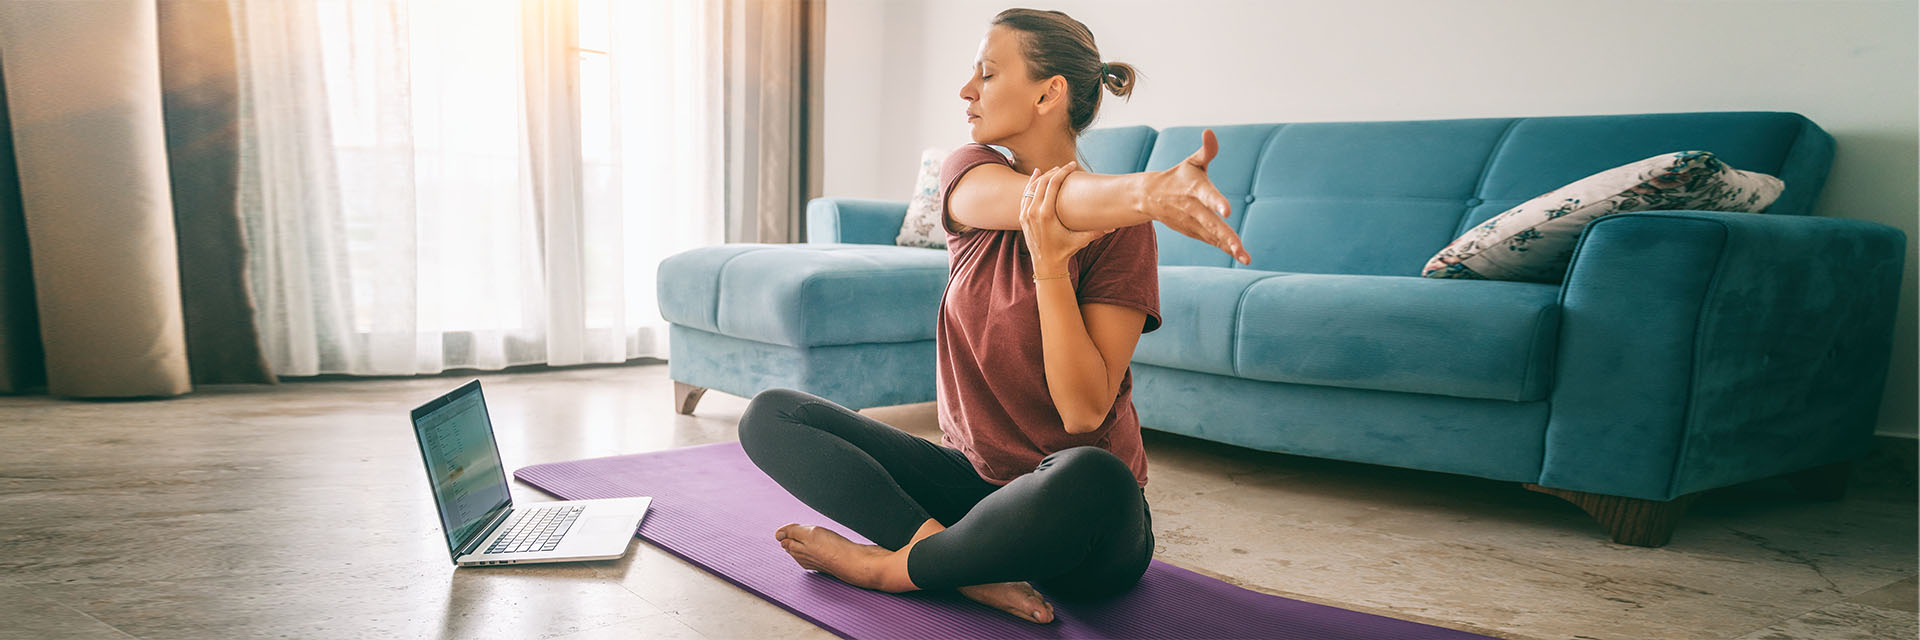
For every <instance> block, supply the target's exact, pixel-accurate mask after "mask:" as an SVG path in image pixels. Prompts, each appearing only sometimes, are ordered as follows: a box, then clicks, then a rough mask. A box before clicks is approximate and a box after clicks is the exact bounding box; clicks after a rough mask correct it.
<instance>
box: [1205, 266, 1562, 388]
mask: <svg viewBox="0 0 1920 640" xmlns="http://www.w3.org/2000/svg"><path fill="white" fill-rule="evenodd" d="M1559 296H1560V287H1558V286H1555V285H1547V284H1536V283H1529V282H1498V281H1478V280H1436V279H1431V278H1418V277H1402V276H1357V275H1320V274H1282V275H1280V277H1274V278H1265V279H1262V280H1260V281H1258V282H1255V283H1253V284H1252V285H1251V286H1249V287H1247V290H1246V293H1245V295H1244V296H1242V299H1241V300H1240V309H1239V312H1238V314H1237V321H1236V322H1235V323H1234V325H1233V333H1234V336H1235V340H1234V347H1233V362H1234V373H1235V374H1236V375H1238V376H1240V377H1244V378H1251V379H1255V380H1267V381H1271V382H1288V383H1295V384H1312V385H1323V386H1330V387H1345V388H1351V389H1374V390H1379V391H1400V392H1406V393H1424V394H1431V395H1443V396H1454V397H1460V398H1483V399H1489V400H1510V401H1534V400H1540V399H1543V398H1545V397H1546V396H1547V391H1548V390H1549V389H1550V387H1551V382H1552V371H1553V362H1554V357H1553V356H1554V350H1555V346H1556V344H1557V338H1558V334H1559V329H1560V304H1559ZM1168 324H1172V323H1171V322H1168Z"/></svg>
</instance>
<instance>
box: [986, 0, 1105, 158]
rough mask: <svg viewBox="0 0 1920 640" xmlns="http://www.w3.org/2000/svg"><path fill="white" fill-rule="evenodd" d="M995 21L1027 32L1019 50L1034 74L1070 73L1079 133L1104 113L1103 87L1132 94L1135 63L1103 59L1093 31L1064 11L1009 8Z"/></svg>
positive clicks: (1072, 113)
mask: <svg viewBox="0 0 1920 640" xmlns="http://www.w3.org/2000/svg"><path fill="white" fill-rule="evenodd" d="M993 26H996V27H999V26H1004V27H1007V28H1009V29H1013V30H1015V31H1019V32H1020V33H1021V34H1022V35H1023V36H1024V37H1022V38H1021V40H1022V46H1021V48H1020V51H1021V53H1022V54H1024V55H1025V56H1026V57H1027V73H1028V74H1029V75H1030V76H1032V78H1033V79H1035V80H1042V79H1046V78H1051V77H1054V76H1060V77H1062V78H1065V79H1066V81H1067V96H1068V101H1067V123H1068V125H1069V126H1071V127H1072V128H1073V134H1074V135H1076V136H1077V135H1080V132H1082V131H1086V130H1087V125H1091V124H1093V118H1094V116H1095V115H1098V114H1099V113H1100V88H1101V87H1106V89H1107V90H1108V91H1112V92H1113V95H1116V96H1120V97H1121V98H1126V97H1127V96H1130V95H1133V85H1134V81H1135V79H1136V77H1137V76H1138V75H1139V73H1138V72H1137V71H1135V70H1134V68H1133V65H1130V64H1127V63H1125V62H1101V61H1100V48H1099V47H1097V46H1094V44H1093V32H1092V31H1089V30H1087V25H1084V24H1080V21H1079V20H1075V19H1073V18H1070V17H1067V14H1065V13H1061V12H1059V11H1040V10H1037V9H1008V10H1006V11H1002V12H1000V15H996V16H994V17H993Z"/></svg>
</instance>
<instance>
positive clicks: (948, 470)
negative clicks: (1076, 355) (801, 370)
mask: <svg viewBox="0 0 1920 640" xmlns="http://www.w3.org/2000/svg"><path fill="white" fill-rule="evenodd" d="M740 445H741V447H743V448H745V449H746V451H747V457H749V458H752V459H753V463H754V464H755V465H757V466H759V467H760V469H761V470H762V471H765V472H766V474H767V475H768V476H771V477H772V478H773V479H774V481H776V482H779V483H780V486H782V487H785V488H786V490H787V491H788V492H790V493H792V494H793V495H794V497H797V498H799V499H800V501H801V502H804V503H806V504H807V506H809V507H813V509H814V510H815V511H818V512H820V514H821V515H824V516H826V517H828V518H832V519H833V520H834V521H835V522H838V523H840V524H842V525H846V526H847V527H848V528H851V529H853V530H854V531H855V532H858V533H859V534H860V535H863V536H866V537H867V539H868V540H872V541H873V542H874V543H875V544H878V545H880V546H882V547H886V548H887V549H890V550H895V551H898V550H899V549H900V548H901V547H904V546H906V544H907V542H908V541H909V540H911V539H912V538H913V534H914V533H915V532H917V531H919V529H920V525H922V524H924V523H925V522H926V521H927V520H928V519H929V518H931V519H933V520H936V521H939V523H940V524H942V525H945V526H946V527H947V529H946V530H945V531H941V532H939V533H936V534H933V535H931V536H928V537H927V538H926V539H924V540H921V541H920V542H919V543H918V544H915V545H914V547H913V551H912V552H911V554H910V555H908V556H907V576H908V577H909V578H910V579H912V580H913V584H914V585H915V586H918V587H920V588H921V589H950V588H954V587H962V586H968V585H976V584H988V583H994V582H1013V581H1019V580H1024V581H1031V582H1032V583H1033V584H1034V585H1035V586H1036V587H1038V588H1041V589H1043V590H1046V591H1047V592H1048V594H1049V595H1053V596H1056V597H1066V598H1076V597H1104V596H1108V595H1112V594H1116V593H1119V592H1122V591H1126V590H1127V589H1130V588H1132V587H1133V585H1134V583H1136V582H1138V581H1139V580H1140V576H1141V575H1142V574H1144V573H1146V570H1147V564H1148V563H1149V562H1150V561H1151V560H1152V559H1153V521H1152V516H1151V514H1149V513H1148V511H1147V500H1146V496H1145V495H1144V494H1143V493H1142V492H1141V490H1140V488H1139V484H1138V483H1137V482H1135V481H1134V477H1133V471H1132V470H1130V469H1128V468H1127V465H1126V463H1124V462H1121V461H1120V459H1119V458H1117V457H1114V455H1113V454H1112V453H1110V452H1108V451H1107V450H1105V449H1101V448H1098V447H1074V448H1072V449H1067V450H1065V451H1057V452H1054V453H1053V454H1052V455H1049V456H1047V457H1046V458H1045V459H1044V460H1042V461H1041V462H1040V466H1039V468H1037V469H1034V470H1033V472H1032V473H1029V474H1026V475H1023V476H1020V477H1018V478H1015V479H1014V480H1013V481H1012V482H1010V483H1007V485H1006V486H995V485H993V484H992V483H989V482H987V481H986V480H984V479H982V478H981V477H980V475H979V474H978V473H976V472H975V471H974V470H973V465H972V464H971V463H969V462H967V458H966V456H965V455H964V454H962V453H960V451H959V450H956V449H950V448H947V447H942V446H940V445H938V444H934V443H932V442H928V441H926V440H924V439H921V438H920V437H918V436H915V435H913V434H910V433H907V432H905V431H901V430H899V429H895V428H893V427H892V426H889V425H887V424H886V423H883V422H880V421H878V420H874V419H873V418H869V417H866V416H863V415H860V414H858V413H855V412H853V411H852V410H849V409H847V408H846V407H842V406H840V405H838V404H835V403H833V402H832V401H830V400H827V399H824V398H821V397H819V396H815V395H812V394H809V393H806V392H802V391H795V390H792V389H769V390H767V391H765V392H762V393H760V394H759V395H757V396H754V398H753V402H752V403H751V404H749V405H747V411H746V414H745V415H743V416H741V418H740Z"/></svg>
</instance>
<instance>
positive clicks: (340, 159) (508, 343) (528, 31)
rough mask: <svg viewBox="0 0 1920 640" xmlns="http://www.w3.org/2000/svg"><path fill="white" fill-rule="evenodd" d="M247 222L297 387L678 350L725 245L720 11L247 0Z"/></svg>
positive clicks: (274, 346)
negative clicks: (685, 294)
mask: <svg viewBox="0 0 1920 640" xmlns="http://www.w3.org/2000/svg"><path fill="white" fill-rule="evenodd" d="M230 1H231V2H232V4H233V9H234V11H233V13H234V20H235V23H236V24H235V29H236V34H237V38H236V40H237V42H238V46H239V50H240V51H239V65H240V75H241V88H240V93H241V95H242V98H241V127H242V131H241V139H242V142H241V161H240V173H241V179H240V197H241V212H242V216H243V217H244V218H245V219H246V222H247V232H248V242H249V250H250V251H251V258H250V264H249V267H248V269H249V275H250V277H251V279H252V285H253V288H254V292H255V297H256V301H257V303H258V305H259V310H258V313H259V318H260V329H261V334H262V336H261V339H262V341H263V342H264V343H265V346H266V350H267V354H268V359H269V360H270V361H271V363H272V365H273V368H274V370H275V372H276V373H279V374H281V375H294V376H299V375H313V374H318V373H348V374H379V375H392V374H414V373H431V372H437V371H442V370H445V369H450V368H478V369H497V368H501V367H505V366H510V365H517V364H532V363H547V364H552V365H568V364H579V363H585V362H621V361H625V360H628V359H632V358H636V357H643V356H654V357H665V355H666V353H667V344H666V340H667V333H666V324H665V323H664V321H662V320H661V319H660V313H659V310H658V307H657V306H656V302H655V301H656V295H655V290H654V273H655V270H656V269H657V267H658V265H659V262H660V260H662V259H663V258H665V257H666V256H669V255H672V254H673V253H676V252H679V251H683V250H685V249H689V248H692V247H696V246H702V245H706V244H714V243H718V242H721V241H722V238H723V225H724V215H723V211H722V209H723V207H724V201H723V198H722V193H723V190H722V188H721V187H722V182H723V173H722V170H723V169H722V160H723V159H722V156H721V150H722V135H723V134H722V131H723V129H722V124H723V123H722V121H721V99H722V95H723V94H722V89H723V86H722V83H721V71H722V69H721V56H722V49H721V45H722V42H721V26H722V25H721V14H720V10H719V6H718V4H717V3H715V2H713V1H711V0H648V1H645V2H633V1H627V0H230Z"/></svg>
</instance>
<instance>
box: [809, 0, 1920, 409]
mask: <svg viewBox="0 0 1920 640" xmlns="http://www.w3.org/2000/svg"><path fill="white" fill-rule="evenodd" d="M1007 6H1009V5H1008V4H1006V2H1005V0H1001V1H1000V2H980V1H977V0H955V1H942V2H925V3H922V2H916V1H912V0H828V6H827V51H826V60H827V62H826V64H827V69H826V92H827V95H826V98H825V114H824V118H825V139H826V145H827V146H826V149H825V162H826V167H825V176H824V177H823V189H824V193H825V194H827V195H834V196H853V197H873V198H888V199H894V200H904V199H905V198H906V196H907V194H908V192H909V191H910V190H911V188H912V183H913V177H914V167H915V165H916V162H917V160H918V158H919V151H920V150H921V149H922V148H925V147H942V148H951V147H954V146H958V145H960V144H964V143H965V142H967V141H968V140H967V128H966V123H965V122H964V116H962V115H961V112H962V109H963V107H964V104H963V103H962V102H961V100H960V99H959V97H958V93H959V87H960V85H961V84H963V83H964V82H966V80H967V78H968V76H969V74H970V73H971V71H970V67H971V65H972V62H973V57H974V55H975V53H976V52H977V51H978V49H979V42H980V38H981V35H982V34H983V33H984V31H985V28H986V24H987V21H988V20H989V19H990V18H991V17H992V16H993V14H994V13H996V12H998V11H999V10H1001V9H1004V8H1006V7H1007ZM1031 6H1035V7H1038V8H1049V9H1060V10H1062V11H1066V12H1067V13H1068V14H1070V15H1073V16H1074V17H1075V18H1078V19H1080V20H1081V21H1082V22H1084V23H1086V25H1087V26H1088V27H1089V28H1090V29H1092V30H1093V33H1094V34H1095V36H1096V37H1097V39H1098V41H1099V44H1100V47H1101V53H1102V55H1103V57H1104V58H1106V59H1108V60H1119V61H1124V62H1129V63H1132V64H1134V65H1136V66H1138V67H1139V68H1140V70H1141V72H1142V74H1143V76H1144V77H1143V78H1142V79H1141V82H1140V84H1139V87H1138V90H1137V93H1136V94H1135V95H1134V98H1133V100H1132V101H1131V102H1119V101H1115V100H1112V99H1111V98H1109V101H1108V102H1107V103H1106V104H1105V106H1103V107H1102V114H1101V119H1100V121H1099V122H1097V123H1096V124H1095V126H1119V125H1132V124H1145V125H1149V126H1153V127H1156V128H1160V127H1167V126H1174V125H1206V124H1232V123H1244V122H1311V121H1337V120H1405V119H1427V118H1465V117H1494V116H1546V115H1585V114H1612V113H1651V112H1673V111H1715V110H1769V111H1773V110H1777V111H1794V112H1799V113H1802V114H1805V115H1806V116H1807V117H1809V118H1812V119H1813V120H1814V121H1815V122H1817V123H1819V124H1820V125H1821V126H1822V127H1823V128H1825V129H1826V130H1827V131H1829V132H1831V133H1832V134H1833V135H1834V137H1835V138H1836V139H1837V140H1838V149H1837V152H1836V157H1835V159H1834V165H1833V173H1832V175H1831V177H1830V178H1829V180H1828V183H1827V187H1826V190H1825V191H1824V192H1823V195H1822V198H1821V202H1820V205H1819V207H1818V208H1817V210H1816V213H1818V214H1819V215H1824V216H1832V217H1845V218H1858V219H1862V220H1871V221H1874V222H1879V223H1882V224H1887V225H1891V226H1894V227H1897V228H1900V229H1901V230H1904V231H1905V232H1906V233H1907V236H1908V238H1909V241H1908V245H1907V248H1908V256H1907V273H1906V278H1905V281H1904V282H1903V283H1902V285H1901V286H1902V288H1903V289H1902V297H1901V303H1900V311H1899V319H1898V321H1897V323H1896V332H1897V335H1896V337H1895V340H1894V349H1895V351H1894V353H1895V357H1894V364H1893V368H1892V371H1891V372H1890V375H1889V379H1888V383H1887V395H1886V400H1885V404H1884V406H1883V408H1882V410H1881V415H1880V427H1879V429H1880V431H1881V432H1882V433H1886V434H1897V435H1903V436H1908V437H1911V436H1913V435H1914V433H1915V414H1916V407H1917V405H1916V403H1917V402H1920V400H1917V399H1916V393H1915V391H1916V384H1920V383H1917V382H1916V379H1915V364H1916V359H1920V347H1917V346H1916V340H1915V338H1916V335H1915V333H1916V332H1915V321H1914V315H1915V314H1914V301H1915V284H1916V281H1917V280H1920V279H1917V278H1916V276H1915V267H1916V264H1917V263H1920V258H1916V253H1915V249H1916V246H1917V245H1920V231H1916V228H1915V227H1916V222H1920V220H1917V218H1920V191H1916V179H1917V178H1920V145H1917V144H1916V137H1917V136H1920V133H1917V131H1920V106H1917V105H1916V91H1917V83H1916V75H1917V74H1920V70H1917V69H1916V58H1920V50H1917V48H1916V38H1917V37H1920V35H1917V34H1920V12H1916V7H1915V3H1914V2H1912V1H1905V2H1898V1H1892V2H1889V1H1847V2H1814V1H1786V2H1781V1H1759V0H1755V1H1750V2H1712V1H1701V0H1694V1H1691V2H1687V1H1678V2H1676V1H1665V2H1650V1H1647V0H1628V1H1619V2H1606V3H1600V2H1591V1H1564V0H1562V1H1547V0H1536V1H1527V2H1521V1H1516V0H1508V1H1494V0H1452V1H1448V2H1431V1H1429V0H1356V1H1350V2H1340V3H1332V2H1300V1H1296V0H1275V1H1231V0H1184V1H1182V2H1177V3H1164V2H1143V1H1139V0H1107V1H1100V0H1083V1H1078V2H1039V3H1035V4H1034V5H1031ZM1169 6H1177V7H1178V8H1179V9H1178V10H1177V11H1170V10H1168V9H1167V8H1166V7H1169Z"/></svg>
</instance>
